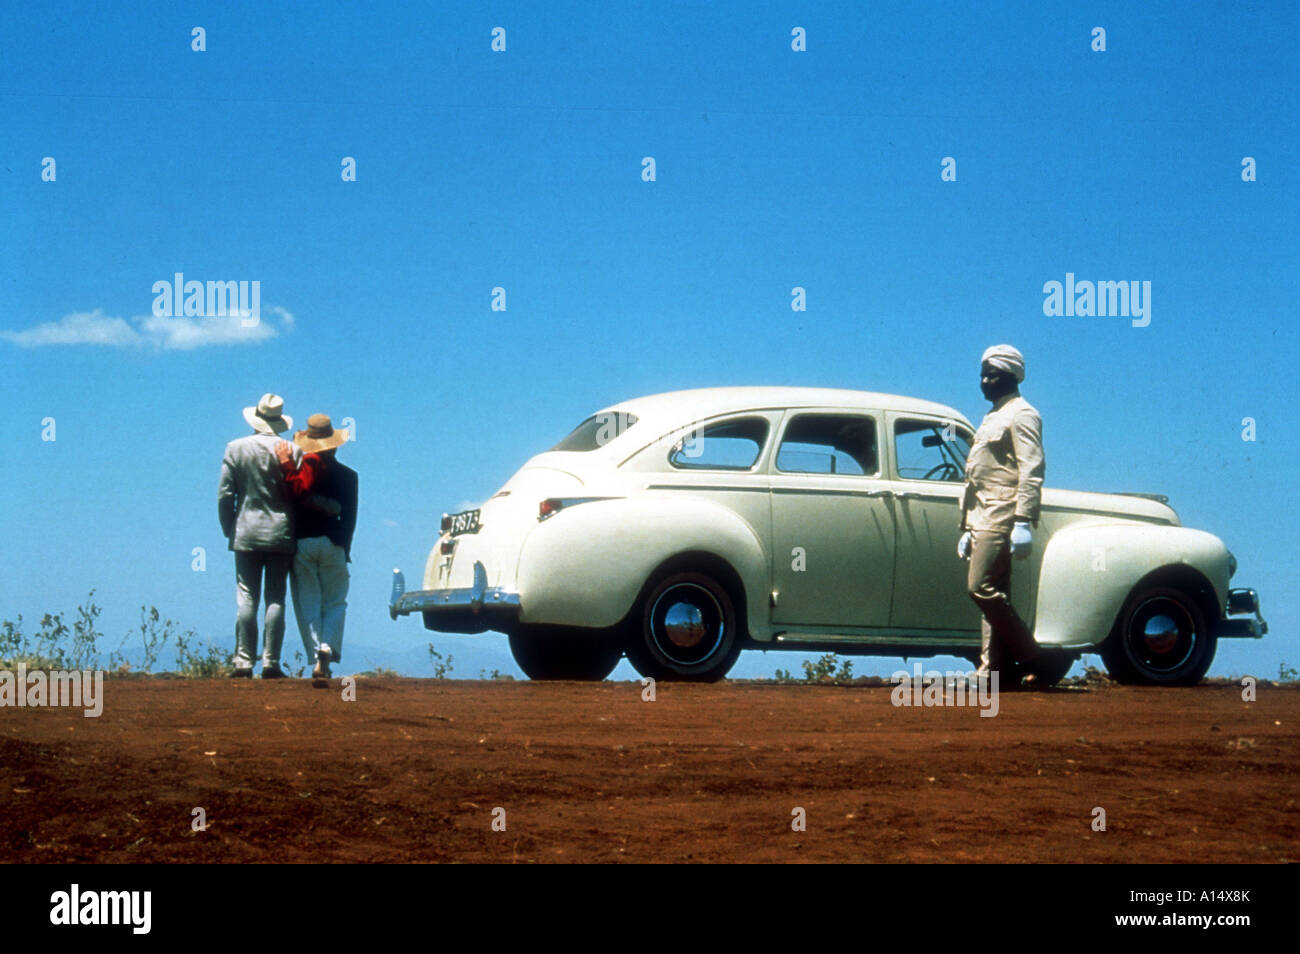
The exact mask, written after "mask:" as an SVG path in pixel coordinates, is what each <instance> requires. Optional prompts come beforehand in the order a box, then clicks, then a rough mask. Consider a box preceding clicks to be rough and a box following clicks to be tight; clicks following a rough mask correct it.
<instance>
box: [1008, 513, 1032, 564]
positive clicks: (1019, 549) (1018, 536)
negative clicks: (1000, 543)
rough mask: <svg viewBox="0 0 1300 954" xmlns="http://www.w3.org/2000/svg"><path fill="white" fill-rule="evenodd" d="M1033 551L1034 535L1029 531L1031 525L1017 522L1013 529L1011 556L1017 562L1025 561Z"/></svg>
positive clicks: (1020, 521) (1025, 522)
mask: <svg viewBox="0 0 1300 954" xmlns="http://www.w3.org/2000/svg"><path fill="white" fill-rule="evenodd" d="M1033 549H1034V535H1033V533H1032V532H1031V531H1030V529H1029V523H1028V522H1027V521H1024V520H1017V521H1016V525H1015V526H1014V527H1012V528H1011V555H1012V556H1013V557H1015V558H1016V559H1017V560H1024V559H1026V558H1027V557H1028V556H1029V553H1030V551H1031V550H1033Z"/></svg>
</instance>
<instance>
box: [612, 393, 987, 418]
mask: <svg viewBox="0 0 1300 954" xmlns="http://www.w3.org/2000/svg"><path fill="white" fill-rule="evenodd" d="M805 407H807V408H817V407H860V408H862V409H864V410H885V411H902V412H904V413H918V414H931V415H936V416H939V417H946V418H951V419H952V420H954V421H964V422H966V423H969V422H968V421H966V416H965V415H964V414H962V413H961V412H959V411H957V410H954V409H953V408H951V407H948V406H947V405H944V404H937V403H935V402H934V401H924V400H921V399H920V398H912V397H904V396H902V395H898V394H882V393H880V392H878V391H853V390H849V389H847V388H800V387H770V386H757V387H725V388H693V389H691V390H688V391H666V392H664V393H662V394H650V395H647V396H645V397H639V398H633V399H631V400H629V401H621V402H619V403H618V404H615V405H612V406H610V407H607V408H603V409H602V410H601V411H599V412H597V413H602V414H603V413H607V412H614V411H618V412H629V413H632V414H635V415H637V417H644V418H650V419H654V420H655V421H657V422H659V423H663V424H667V425H669V426H675V425H676V423H678V422H680V423H683V424H685V423H690V422H692V421H699V420H704V419H706V418H710V417H716V416H718V415H720V414H729V413H732V412H737V411H753V410H759V409H768V408H805Z"/></svg>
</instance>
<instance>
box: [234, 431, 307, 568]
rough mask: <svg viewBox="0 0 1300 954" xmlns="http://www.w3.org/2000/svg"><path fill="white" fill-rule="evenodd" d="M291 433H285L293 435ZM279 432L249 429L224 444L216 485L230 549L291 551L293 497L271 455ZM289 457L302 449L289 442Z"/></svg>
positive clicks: (278, 437) (294, 546) (296, 547)
mask: <svg viewBox="0 0 1300 954" xmlns="http://www.w3.org/2000/svg"><path fill="white" fill-rule="evenodd" d="M292 436H293V435H290V437H292ZM280 440H284V438H283V437H281V436H279V435H278V434H277V435H274V436H272V435H270V434H250V435H248V436H247V437H241V438H239V439H238V440H233V441H231V442H230V443H229V444H227V445H226V453H225V456H224V457H223V458H222V460H221V486H220V487H219V488H218V490H217V517H218V519H220V521H221V532H222V533H223V534H225V535H226V539H227V540H229V541H230V549H232V550H269V551H271V552H273V553H293V552H294V551H295V550H297V549H298V544H297V543H296V542H295V540H294V537H293V499H292V497H291V495H290V493H289V485H288V484H286V483H285V481H284V475H283V474H281V472H280V463H279V461H278V460H276V457H275V442H276V441H280ZM289 447H290V448H291V449H292V451H293V455H294V459H295V460H297V459H298V458H299V457H300V456H301V453H302V452H301V451H300V450H298V448H297V446H296V445H295V444H293V443H292V442H291V443H290V444H289Z"/></svg>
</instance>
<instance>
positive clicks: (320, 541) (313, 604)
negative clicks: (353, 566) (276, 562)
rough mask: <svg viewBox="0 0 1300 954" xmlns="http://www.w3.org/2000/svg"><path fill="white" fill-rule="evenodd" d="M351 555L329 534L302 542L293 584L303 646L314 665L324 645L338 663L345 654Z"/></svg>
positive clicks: (331, 657) (291, 584)
mask: <svg viewBox="0 0 1300 954" xmlns="http://www.w3.org/2000/svg"><path fill="white" fill-rule="evenodd" d="M348 583H349V575H348V558H347V554H346V553H345V552H344V551H343V548H342V547H341V546H338V545H337V544H335V543H334V542H333V541H332V540H330V538H329V537H306V538H304V539H301V540H299V541H298V552H297V553H296V554H294V557H293V572H292V574H291V575H290V583H289V585H290V587H291V588H292V590H293V612H294V615H295V616H296V617H297V618H298V631H299V633H301V634H302V648H303V649H304V650H305V651H306V653H307V659H308V661H309V662H311V663H312V664H315V662H316V653H317V652H318V651H319V650H320V649H322V648H324V649H327V650H328V651H329V654H330V659H331V660H332V661H333V662H338V661H339V660H340V659H341V658H342V654H343V620H344V617H345V616H346V615H347V609H348Z"/></svg>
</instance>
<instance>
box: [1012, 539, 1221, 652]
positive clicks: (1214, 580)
mask: <svg viewBox="0 0 1300 954" xmlns="http://www.w3.org/2000/svg"><path fill="white" fill-rule="evenodd" d="M1229 559H1230V558H1229V556H1228V550H1227V548H1226V547H1225V546H1224V545H1223V541H1222V540H1220V539H1219V538H1218V537H1216V536H1215V535H1214V534H1212V533H1206V532H1204V531H1202V530H1192V529H1189V528H1187V527H1170V526H1159V525H1153V524H1139V523H1122V524H1110V523H1096V524H1076V525H1074V526H1071V527H1067V528H1065V529H1062V530H1059V531H1057V532H1056V533H1054V534H1052V537H1051V539H1050V540H1049V541H1048V543H1047V549H1046V551H1045V552H1044V554H1043V564H1042V570H1041V571H1040V574H1039V579H1038V602H1037V606H1036V609H1035V615H1034V638H1035V639H1036V640H1037V641H1038V642H1039V643H1040V644H1042V645H1047V646H1061V647H1068V648H1088V647H1092V646H1096V645H1098V644H1099V643H1101V642H1102V641H1103V640H1105V638H1106V637H1107V636H1108V635H1109V634H1110V630H1111V627H1112V626H1113V625H1114V623H1115V618H1116V617H1117V616H1118V615H1119V611H1120V609H1121V608H1122V607H1123V605H1124V600H1125V599H1127V598H1128V595H1129V594H1130V593H1131V592H1132V591H1133V587H1134V586H1135V585H1137V583H1138V582H1139V581H1140V580H1141V579H1142V578H1143V577H1145V576H1147V575H1149V574H1151V573H1154V572H1155V571H1157V570H1161V569H1164V568H1167V567H1190V568H1191V569H1193V570H1196V571H1198V572H1199V573H1200V574H1201V575H1202V576H1204V577H1205V579H1206V580H1208V581H1209V583H1210V585H1211V586H1212V587H1213V588H1214V594H1215V598H1216V600H1217V601H1218V605H1219V606H1220V607H1222V606H1223V605H1224V600H1225V599H1226V597H1227V592H1228V578H1229V575H1230V574H1229V570H1228V564H1229ZM1213 622H1214V621H1213V620H1212V621H1211V623H1213Z"/></svg>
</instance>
